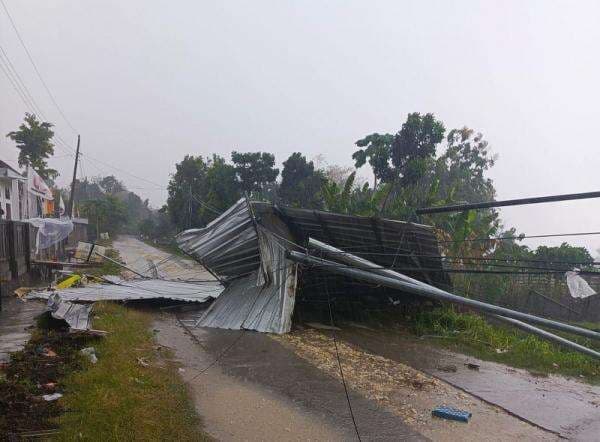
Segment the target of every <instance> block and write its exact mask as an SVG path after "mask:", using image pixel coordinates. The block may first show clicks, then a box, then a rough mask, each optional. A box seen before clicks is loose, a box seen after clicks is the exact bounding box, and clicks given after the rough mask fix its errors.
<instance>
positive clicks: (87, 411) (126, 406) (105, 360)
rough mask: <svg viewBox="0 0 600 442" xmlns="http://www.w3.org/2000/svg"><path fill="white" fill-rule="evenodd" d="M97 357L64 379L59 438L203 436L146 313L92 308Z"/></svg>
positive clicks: (187, 438) (195, 438) (99, 306)
mask: <svg viewBox="0 0 600 442" xmlns="http://www.w3.org/2000/svg"><path fill="white" fill-rule="evenodd" d="M94 311H95V316H96V318H95V321H94V327H95V328H97V329H102V330H106V331H108V332H109V334H108V335H107V336H106V337H105V338H103V339H102V340H100V341H98V342H97V343H96V344H95V348H96V354H97V356H98V362H97V363H96V364H94V365H92V364H91V363H87V362H86V369H85V370H82V371H78V372H75V373H71V374H70V375H68V376H67V377H66V378H65V379H64V382H63V383H64V387H65V393H66V394H65V397H64V398H63V400H64V405H65V407H66V409H68V410H69V412H68V413H65V414H63V415H61V416H60V417H59V418H58V419H57V422H58V424H59V428H60V434H59V436H58V437H57V440H65V441H67V440H68V441H71V440H80V439H81V440H96V439H97V438H98V435H102V439H103V440H115V441H116V440H140V441H142V440H143V441H146V440H182V441H198V440H207V437H206V436H205V435H204V433H203V432H202V431H201V428H200V422H199V419H198V417H197V415H196V413H195V410H194V406H193V404H192V403H191V401H190V399H189V396H188V393H187V391H186V388H185V386H184V384H183V383H182V381H181V380H180V378H179V376H178V375H177V368H176V367H175V365H174V364H173V363H172V362H170V360H169V356H170V355H169V354H168V352H166V350H165V349H164V348H162V347H158V348H157V346H156V344H155V342H154V339H153V336H152V333H151V332H150V331H149V330H150V327H151V324H152V317H151V315H150V314H147V313H144V312H140V311H137V310H132V309H128V308H125V307H123V306H120V305H117V304H114V303H100V304H97V305H96V307H95V308H94Z"/></svg>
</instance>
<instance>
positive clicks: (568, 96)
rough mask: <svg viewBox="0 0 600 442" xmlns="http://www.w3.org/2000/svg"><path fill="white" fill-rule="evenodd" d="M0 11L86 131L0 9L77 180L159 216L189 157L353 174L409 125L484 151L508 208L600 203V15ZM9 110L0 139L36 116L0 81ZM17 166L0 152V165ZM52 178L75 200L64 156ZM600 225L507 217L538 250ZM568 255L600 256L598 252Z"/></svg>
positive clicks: (597, 241)
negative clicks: (321, 164) (79, 162)
mask: <svg viewBox="0 0 600 442" xmlns="http://www.w3.org/2000/svg"><path fill="white" fill-rule="evenodd" d="M3 1H4V3H5V4H6V6H7V7H8V9H9V11H10V12H11V14H12V17H13V19H14V21H15V23H16V25H17V27H18V29H19V31H20V32H21V36H22V38H23V40H24V41H25V43H26V45H27V47H28V48H29V50H30V52H31V55H32V56H33V59H34V61H35V62H36V64H37V67H38V68H39V71H40V73H41V75H42V77H43V79H44V81H45V82H46V84H47V86H48V87H49V89H50V91H51V92H52V94H53V95H54V98H55V100H56V102H57V103H58V105H59V106H60V108H61V109H62V111H63V113H64V114H65V115H66V117H67V119H68V121H69V122H70V123H71V125H72V126H73V128H74V129H75V130H73V129H72V128H71V127H70V125H69V123H68V122H67V121H65V119H64V118H63V117H62V116H61V115H60V113H59V111H58V110H57V108H56V107H55V106H54V104H53V103H52V101H51V99H50V97H49V96H48V94H47V92H46V90H45V89H44V87H43V85H42V83H41V82H40V80H39V79H38V77H37V76H36V74H35V71H34V69H33V67H32V65H31V63H30V62H29V60H28V58H27V56H26V54H25V51H24V50H23V48H22V46H21V45H20V43H19V40H18V39H17V37H16V34H15V32H14V31H13V29H12V27H11V25H10V22H9V20H8V18H7V15H6V13H5V12H4V10H3V9H2V8H1V7H0V46H1V47H2V48H3V49H4V51H5V53H6V55H7V56H8V57H9V58H10V60H11V62H12V64H13V65H14V67H15V69H16V70H17V71H18V72H19V74H20V76H21V78H22V80H23V82H24V83H25V84H26V85H27V88H28V89H29V91H30V93H31V95H32V96H33V97H34V99H35V101H36V105H37V106H39V108H40V109H41V110H42V112H43V113H44V115H45V116H46V118H47V119H48V120H50V121H52V122H54V123H55V124H56V129H57V132H58V133H59V134H60V136H61V137H62V139H64V140H65V141H66V142H67V143H68V144H70V145H71V146H74V144H75V139H76V133H80V134H81V136H82V145H81V149H82V152H83V173H84V174H86V175H89V176H92V175H98V174H109V173H113V174H115V175H116V176H118V177H119V178H121V179H122V180H123V181H124V182H125V183H126V185H127V186H128V187H129V188H131V189H132V190H135V191H136V192H138V193H139V194H140V195H142V196H144V197H149V198H150V200H151V202H152V204H153V205H154V206H160V205H161V204H162V203H163V202H164V200H165V198H166V190H165V186H166V184H167V181H168V177H169V174H170V173H172V172H173V170H174V163H175V162H177V161H179V160H181V158H182V157H183V156H184V155H185V154H188V153H191V154H203V155H208V154H211V153H213V152H214V153H220V154H222V155H226V156H228V155H229V153H230V152H231V150H233V149H236V150H240V151H253V150H265V151H269V152H273V153H274V154H275V155H276V157H277V159H278V161H283V160H285V158H287V156H288V155H289V154H290V153H292V152H294V151H301V152H304V153H305V154H306V155H307V156H308V157H313V156H316V155H318V154H323V155H324V157H325V158H326V160H327V161H328V162H329V163H331V164H334V163H335V164H344V165H350V164H352V161H351V154H352V152H353V151H354V145H353V143H354V142H355V141H356V140H357V139H359V138H361V137H362V136H364V135H366V134H368V133H371V132H376V131H377V132H395V131H397V130H398V129H399V127H400V126H401V124H402V122H403V121H404V120H405V118H406V115H407V113H409V112H413V111H419V112H433V113H435V114H436V116H437V117H438V118H440V119H441V120H443V121H444V122H445V124H446V126H447V127H448V128H453V127H460V126H464V125H466V126H469V127H471V128H473V129H476V130H478V131H481V132H482V133H483V134H484V135H485V137H486V138H487V140H488V141H489V143H490V145H491V147H492V149H493V151H494V152H495V153H496V154H497V155H498V162H497V165H496V166H495V167H494V170H492V171H491V174H490V175H491V177H492V178H493V179H494V182H495V185H496V188H497V190H498V198H499V199H507V198H516V197H524V196H541V195H548V194H559V193H570V192H584V191H593V190H600V183H599V182H598V179H597V177H598V170H599V169H600V167H599V166H600V158H599V156H598V155H597V150H598V146H597V142H596V140H595V138H594V137H593V134H594V130H595V129H594V128H595V127H597V122H598V120H599V117H600V112H599V110H598V103H599V102H600V90H599V87H598V78H600V62H599V61H598V56H597V54H598V50H597V43H598V41H600V27H599V26H598V17H599V16H600V14H599V13H600V3H598V2H592V1H591V2H584V1H578V2H567V1H564V2H556V1H548V0H546V1H514V2H510V1H498V2H492V1H484V2H481V1H478V2H475V1H473V2H469V1H436V2H434V1H398V0H389V1H369V2H367V1H349V0H345V1H308V0H304V1H293V2H292V1H282V0H273V1H261V0H253V1H222V0H219V1H192V0H189V1H183V0H180V1H149V0H143V1H142V0H128V1H125V2H123V1H113V0H98V1H91V0H52V1H43V0H3ZM0 97H1V98H0V133H1V134H2V135H3V134H6V133H7V132H9V131H10V130H13V129H14V128H16V127H17V126H18V124H19V122H20V120H21V119H22V116H23V114H24V112H25V111H26V110H27V107H26V106H25V105H24V104H23V102H22V101H21V99H20V98H19V96H18V95H17V93H16V92H15V91H14V89H13V87H12V86H11V84H10V83H9V81H8V80H7V78H6V77H5V76H4V73H2V72H0ZM70 155H71V156H70ZM16 157H17V151H16V149H15V148H14V146H13V145H12V144H11V142H10V141H9V140H7V139H5V138H4V137H3V136H2V137H0V158H3V159H8V160H9V161H16ZM51 165H52V166H54V167H55V168H57V169H58V170H59V171H60V172H61V174H62V178H61V179H60V180H59V184H65V183H67V181H68V177H69V176H70V174H71V171H70V170H71V168H72V154H71V153H70V152H69V150H68V148H66V147H58V148H57V150H56V158H55V159H54V160H52V162H51ZM366 174H367V171H365V175H366ZM599 209H600V201H598V200H588V201H581V202H568V203H567V202H566V203H559V204H546V205H537V206H527V207H517V208H510V209H504V210H502V216H503V219H504V221H505V224H506V225H508V226H515V227H516V228H517V229H518V230H519V231H520V232H524V233H527V234H544V233H563V232H578V231H600V220H597V217H598V216H599V215H600V210H599ZM560 241H561V239H560V238H559V239H556V240H547V241H545V243H546V244H557V243H560ZM569 241H570V242H572V243H575V244H582V245H586V246H588V247H589V248H590V249H591V250H592V252H593V253H594V254H595V250H596V249H597V248H599V247H600V235H599V236H590V237H580V238H570V239H569ZM529 244H530V245H537V244H538V243H537V242H534V241H533V240H532V241H531V242H530V243H529Z"/></svg>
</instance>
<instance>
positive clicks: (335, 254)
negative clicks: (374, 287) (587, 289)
mask: <svg viewBox="0 0 600 442" xmlns="http://www.w3.org/2000/svg"><path fill="white" fill-rule="evenodd" d="M308 245H309V246H310V247H313V248H315V249H318V250H320V251H322V252H324V253H325V254H326V255H327V256H329V257H331V258H332V259H335V260H337V261H341V262H344V263H346V264H349V265H352V266H356V267H358V268H361V269H363V270H369V271H372V272H374V273H377V274H379V275H382V276H385V277H389V278H395V279H401V280H402V281H405V282H406V283H410V284H414V285H417V286H420V287H425V288H428V289H430V290H432V291H435V292H437V293H439V294H440V295H441V296H446V295H450V296H452V297H453V298H459V299H461V300H464V301H467V302H474V303H477V304H479V305H486V306H488V307H492V308H495V309H502V310H503V311H509V312H514V313H517V314H519V315H524V316H521V317H520V318H515V319H522V320H525V321H527V322H533V323H537V324H540V325H544V326H546V327H549V328H554V329H556V330H561V331H565V332H569V333H573V334H577V335H580V336H585V337H588V338H594V339H600V333H597V332H595V331H593V330H589V329H586V328H582V327H575V326H572V325H569V324H564V323H562V322H558V321H553V320H551V319H546V318H540V317H539V316H534V315H530V314H528V313H522V312H519V311H516V310H510V309H506V308H504V307H498V306H496V305H493V304H488V303H485V302H481V301H476V300H473V299H469V298H465V297H462V296H458V295H454V294H452V293H449V292H447V291H445V290H442V289H439V288H437V287H434V286H432V285H429V284H427V283H425V282H423V281H419V280H418V279H414V278H411V277H410V276H406V275H403V274H402V273H398V272H396V271H394V270H392V269H386V268H383V267H381V266H380V265H377V264H375V263H374V262H372V261H369V260H368V259H364V258H361V257H359V256H356V255H353V254H351V253H349V252H345V251H343V250H340V249H338V248H336V247H333V246H331V245H329V244H326V243H324V242H321V241H318V240H316V239H314V238H309V241H308ZM446 300H447V301H450V302H457V301H452V300H450V299H446ZM457 303H460V302H457ZM463 304H464V303H463ZM473 308H474V309H477V310H483V309H481V308H479V307H477V306H475V305H473ZM487 312H488V313H492V314H494V313H496V314H501V315H504V316H507V317H513V316H511V315H510V314H504V313H501V312H500V311H496V312H490V311H489V310H488V311H487ZM540 321H541V322H540Z"/></svg>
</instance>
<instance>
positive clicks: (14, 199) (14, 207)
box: [0, 179, 22, 221]
mask: <svg viewBox="0 0 600 442" xmlns="http://www.w3.org/2000/svg"><path fill="white" fill-rule="evenodd" d="M7 191H8V192H7ZM7 195H8V198H7ZM19 201H20V198H19V181H18V180H14V179H13V180H0V206H2V210H4V216H3V219H9V218H8V210H7V205H9V206H10V212H11V216H10V220H13V221H18V220H20V219H22V214H21V208H20V206H21V205H20V204H19Z"/></svg>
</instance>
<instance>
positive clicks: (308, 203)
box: [279, 152, 325, 209]
mask: <svg viewBox="0 0 600 442" xmlns="http://www.w3.org/2000/svg"><path fill="white" fill-rule="evenodd" d="M324 182H325V178H324V177H323V174H322V173H321V172H320V171H318V170H315V166H314V164H313V162H312V161H306V157H305V156H304V155H302V154H301V153H300V152H294V153H293V154H292V155H290V157H289V158H288V159H287V160H286V161H284V162H283V171H282V172H281V185H280V186H279V198H280V199H281V200H282V202H283V203H284V204H289V205H291V206H295V207H303V208H310V209H318V208H321V207H322V205H323V202H322V196H321V187H322V185H323V183H324Z"/></svg>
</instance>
